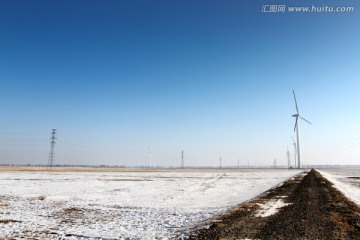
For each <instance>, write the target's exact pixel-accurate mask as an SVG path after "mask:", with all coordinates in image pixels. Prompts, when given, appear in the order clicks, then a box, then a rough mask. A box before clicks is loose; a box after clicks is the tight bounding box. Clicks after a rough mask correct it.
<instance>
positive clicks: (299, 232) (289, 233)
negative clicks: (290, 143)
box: [190, 169, 360, 240]
mask: <svg viewBox="0 0 360 240" xmlns="http://www.w3.org/2000/svg"><path fill="white" fill-rule="evenodd" d="M271 214H272V215H271ZM246 238H248V239H249V238H250V239H360V209H359V208H358V207H357V206H356V205H355V204H354V203H352V202H350V201H349V200H347V198H346V197H344V196H343V194H342V193H340V192H339V191H338V190H337V189H335V188H333V187H332V184H331V183H330V182H329V181H328V180H326V179H325V178H323V177H322V176H321V175H320V173H319V172H317V171H315V170H313V169H312V170H311V171H310V172H308V173H305V174H300V175H297V176H296V177H295V178H293V179H290V180H288V181H287V182H285V183H284V184H283V185H282V186H280V187H278V188H274V189H271V190H269V191H268V192H266V193H264V194H263V195H261V196H259V197H257V198H255V199H252V200H250V201H248V202H245V203H243V204H242V205H240V206H239V207H237V208H236V209H233V210H231V211H229V213H227V214H226V215H223V216H218V217H216V218H214V219H212V220H211V221H209V222H207V223H205V224H203V225H202V226H199V227H197V228H196V230H194V232H193V233H192V234H191V236H190V239H211V240H215V239H222V240H225V239H246Z"/></svg>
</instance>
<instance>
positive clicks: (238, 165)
mask: <svg viewBox="0 0 360 240" xmlns="http://www.w3.org/2000/svg"><path fill="white" fill-rule="evenodd" d="M237 168H240V160H239V159H238V163H237Z"/></svg>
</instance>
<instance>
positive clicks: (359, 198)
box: [319, 168, 360, 207]
mask: <svg viewBox="0 0 360 240" xmlns="http://www.w3.org/2000/svg"><path fill="white" fill-rule="evenodd" d="M319 172H320V173H321V175H323V176H324V177H325V178H327V179H328V180H329V181H330V182H332V183H333V184H334V186H335V187H336V188H337V189H339V190H340V191H341V192H342V193H343V194H344V195H345V196H346V197H347V198H348V199H350V200H351V201H353V202H354V203H356V204H357V205H358V206H359V207H360V169H354V168H350V169H345V168H344V169H324V170H319Z"/></svg>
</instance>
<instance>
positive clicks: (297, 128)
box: [292, 90, 311, 169]
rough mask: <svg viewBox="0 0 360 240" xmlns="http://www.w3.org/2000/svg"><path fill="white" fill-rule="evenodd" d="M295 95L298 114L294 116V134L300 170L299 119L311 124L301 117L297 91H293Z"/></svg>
mask: <svg viewBox="0 0 360 240" xmlns="http://www.w3.org/2000/svg"><path fill="white" fill-rule="evenodd" d="M293 94H294V100H295V107H296V114H293V115H292V116H293V117H295V118H296V119H295V127H294V132H295V131H296V140H297V146H296V147H297V157H298V168H299V169H300V136H299V135H300V134H299V118H301V119H302V120H304V121H305V122H307V123H309V124H311V122H309V121H308V120H306V119H305V118H303V117H301V115H300V113H299V108H298V105H297V102H296V97H295V91H294V90H293Z"/></svg>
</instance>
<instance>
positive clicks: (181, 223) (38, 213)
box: [0, 169, 299, 239]
mask: <svg viewBox="0 0 360 240" xmlns="http://www.w3.org/2000/svg"><path fill="white" fill-rule="evenodd" d="M297 173H299V171H298V170H291V171H289V170H285V169H277V170H270V169H267V170H266V169H263V170H240V169H231V170H228V169H227V170H225V169H219V170H216V169H208V170H204V169H193V170H190V169H184V170H166V171H165V170H159V171H141V170H134V171H129V170H127V171H119V172H104V171H100V172H69V171H64V172H26V171H25V172H20V171H13V172H0V189H1V192H0V226H1V227H0V239H1V238H3V239H7V238H10V237H15V238H16V237H20V236H23V237H26V238H30V237H34V238H38V239H44V238H46V239H51V238H52V239H59V238H60V239H91V238H93V239H168V238H173V237H174V236H179V234H181V233H185V232H186V231H187V229H189V228H190V227H191V226H194V225H196V224H198V223H200V222H201V221H204V220H205V219H207V218H209V217H211V216H213V215H214V214H217V213H220V212H224V211H226V210H227V209H229V208H231V207H233V206H235V205H237V204H239V203H241V202H243V201H245V200H248V199H250V198H253V197H255V196H257V195H259V194H260V193H262V192H264V191H266V190H267V189H269V188H271V187H273V186H275V185H277V184H279V183H281V182H282V181H284V180H285V179H288V178H290V177H292V176H294V175H295V174H297Z"/></svg>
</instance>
